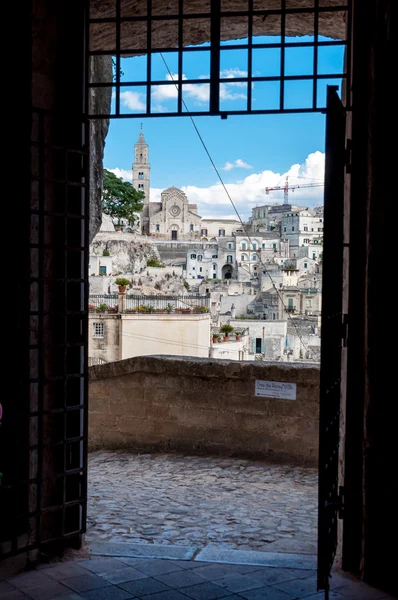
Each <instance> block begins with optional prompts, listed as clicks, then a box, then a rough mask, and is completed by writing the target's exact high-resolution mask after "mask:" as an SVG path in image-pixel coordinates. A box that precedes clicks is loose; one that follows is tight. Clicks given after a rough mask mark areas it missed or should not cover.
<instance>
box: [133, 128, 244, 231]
mask: <svg viewBox="0 0 398 600" xmlns="http://www.w3.org/2000/svg"><path fill="white" fill-rule="evenodd" d="M132 170H133V186H134V187H135V189H137V190H139V191H142V192H144V194H145V198H144V206H143V210H142V213H141V215H140V217H141V218H140V222H141V233H142V234H143V235H149V236H151V237H157V238H161V239H166V240H198V239H202V240H217V239H218V238H220V237H224V236H228V235H232V233H235V232H236V231H238V230H239V229H240V228H241V223H240V222H239V221H238V220H234V219H202V217H200V215H198V208H197V205H196V204H190V203H189V201H188V198H187V196H186V194H185V193H184V192H183V191H182V190H179V189H178V188H176V187H174V186H173V187H169V188H167V189H166V190H164V191H163V192H162V194H161V202H150V198H149V195H150V164H149V147H148V144H147V143H146V141H145V138H144V134H143V132H142V130H141V131H140V135H139V138H138V141H137V143H136V144H135V146H134V162H133V165H132Z"/></svg>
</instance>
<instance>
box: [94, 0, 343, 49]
mask: <svg viewBox="0 0 398 600" xmlns="http://www.w3.org/2000/svg"><path fill="white" fill-rule="evenodd" d="M321 4H322V7H324V6H338V5H340V4H341V2H339V0H324V1H323V2H322V3H321ZM209 6H210V3H209V2H208V1H203V0H186V1H185V2H184V12H185V13H186V14H187V15H188V14H193V13H208V12H209V10H210V9H209ZM313 6H314V2H313V0H290V2H288V8H311V7H313ZM254 8H255V9H256V10H260V9H261V10H278V9H279V10H280V8H281V3H280V0H257V1H256V2H255V4H254ZM222 10H223V11H231V12H233V11H239V10H247V3H245V2H242V1H241V0H225V1H223V2H222ZM91 13H92V16H93V17H95V18H99V17H100V18H105V17H108V18H109V17H114V16H115V3H114V2H113V0H106V1H105V2H103V1H102V0H93V1H92V2H91ZM145 14H146V8H145V4H143V3H142V2H141V1H140V0H125V1H124V2H122V16H133V15H134V16H135V15H142V16H143V15H145ZM152 14H153V15H154V16H157V15H165V16H167V15H175V14H178V4H177V2H175V1H173V0H169V1H168V2H164V1H162V0H153V2H152ZM280 27H281V21H280V16H278V15H267V16H266V18H264V16H263V15H258V16H255V17H254V19H253V34H254V35H280V33H281V31H280ZM114 32H115V30H114V25H113V24H111V23H100V24H97V25H96V26H95V27H93V28H92V31H91V45H92V49H93V50H104V49H107V50H112V49H114V47H115V43H116V40H115V33H114ZM313 34H314V16H313V14H311V13H308V14H306V13H301V14H300V13H297V14H291V15H289V18H288V19H287V20H286V35H287V36H302V35H313ZM319 35H324V36H328V37H331V38H337V39H342V38H344V36H345V22H344V18H343V14H342V13H339V12H336V13H325V14H320V17H319ZM246 37H247V18H246V17H240V16H236V17H231V18H230V19H229V20H228V22H227V20H225V21H222V23H221V39H222V40H228V39H239V38H242V39H243V38H246ZM209 40H210V23H209V19H187V20H186V22H185V23H184V45H187V46H188V45H196V44H203V43H204V42H208V41H209ZM146 42H147V38H146V28H143V27H142V25H141V23H140V22H138V23H134V22H131V23H124V24H123V29H122V35H121V46H122V49H125V50H141V49H145V48H146ZM177 43H178V27H177V25H176V24H175V23H174V22H173V21H169V22H167V21H155V22H154V23H153V26H152V46H153V47H159V48H160V47H163V48H164V47H169V48H174V47H176V46H177Z"/></svg>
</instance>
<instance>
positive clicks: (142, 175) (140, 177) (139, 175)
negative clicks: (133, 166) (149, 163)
mask: <svg viewBox="0 0 398 600" xmlns="http://www.w3.org/2000/svg"><path fill="white" fill-rule="evenodd" d="M138 179H144V173H143V172H142V171H141V172H140V173H138Z"/></svg>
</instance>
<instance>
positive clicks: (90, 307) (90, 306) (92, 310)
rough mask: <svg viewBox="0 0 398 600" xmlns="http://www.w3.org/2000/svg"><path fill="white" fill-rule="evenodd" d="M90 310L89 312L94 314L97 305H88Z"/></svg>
mask: <svg viewBox="0 0 398 600" xmlns="http://www.w3.org/2000/svg"><path fill="white" fill-rule="evenodd" d="M88 310H89V312H94V311H95V305H94V304H89V305H88Z"/></svg>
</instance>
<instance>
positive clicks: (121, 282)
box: [115, 277, 130, 294]
mask: <svg viewBox="0 0 398 600" xmlns="http://www.w3.org/2000/svg"><path fill="white" fill-rule="evenodd" d="M115 283H116V285H118V286H119V294H125V293H126V287H127V286H128V285H129V283H130V280H129V279H126V278H125V277H118V278H117V279H116V280H115Z"/></svg>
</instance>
